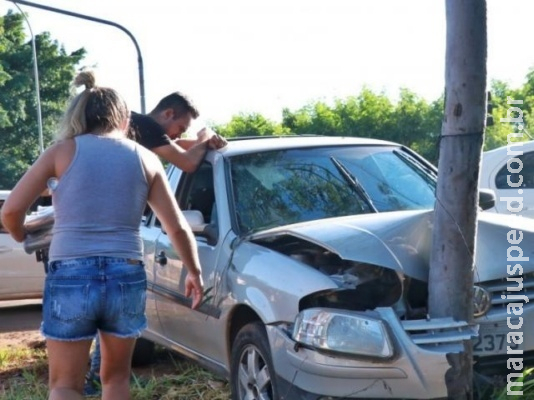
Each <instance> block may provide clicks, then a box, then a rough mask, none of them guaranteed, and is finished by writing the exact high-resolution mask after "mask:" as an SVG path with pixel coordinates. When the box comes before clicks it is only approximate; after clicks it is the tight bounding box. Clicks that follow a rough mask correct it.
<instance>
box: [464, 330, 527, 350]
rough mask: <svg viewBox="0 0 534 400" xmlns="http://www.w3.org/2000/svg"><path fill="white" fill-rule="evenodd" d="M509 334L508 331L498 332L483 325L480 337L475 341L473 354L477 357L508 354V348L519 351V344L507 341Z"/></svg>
mask: <svg viewBox="0 0 534 400" xmlns="http://www.w3.org/2000/svg"><path fill="white" fill-rule="evenodd" d="M507 334H508V331H505V330H502V328H501V329H497V330H496V329H495V327H493V326H487V327H486V326H484V325H481V326H480V329H479V334H478V337H476V338H475V339H473V352H474V353H475V354H476V355H489V354H506V351H507V347H508V346H510V348H511V349H513V350H517V349H519V348H520V345H519V344H515V343H508V342H507V341H506V335H507Z"/></svg>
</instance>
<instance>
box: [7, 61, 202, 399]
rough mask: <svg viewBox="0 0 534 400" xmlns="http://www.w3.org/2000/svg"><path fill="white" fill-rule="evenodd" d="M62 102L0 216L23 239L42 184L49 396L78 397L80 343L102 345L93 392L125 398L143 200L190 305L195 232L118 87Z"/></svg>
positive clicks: (139, 283)
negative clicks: (53, 138) (46, 219)
mask: <svg viewBox="0 0 534 400" xmlns="http://www.w3.org/2000/svg"><path fill="white" fill-rule="evenodd" d="M75 85H76V86H85V90H83V91H82V92H80V93H79V94H78V95H76V96H75V97H74V98H73V99H72V101H71V103H70V106H69V107H68V109H67V111H66V113H65V116H64V119H63V122H62V125H61V129H60V132H59V137H58V141H57V142H56V143H55V144H54V145H52V146H51V147H49V148H48V149H47V150H46V151H45V152H44V153H43V154H42V155H41V156H40V157H39V159H38V160H37V161H36V162H35V163H34V164H33V165H32V166H31V167H30V169H29V170H28V171H27V172H26V174H25V175H24V176H23V177H22V178H21V179H20V181H19V182H18V183H17V185H16V186H15V187H14V188H13V190H12V192H11V194H10V196H9V198H8V199H7V201H6V202H5V204H4V206H3V207H2V215H1V217H2V223H3V225H4V226H5V227H6V228H7V230H8V231H9V232H10V234H11V235H12V236H13V238H14V239H15V240H17V241H22V240H24V236H25V232H24V227H23V223H24V219H25V216H26V213H27V211H28V209H29V207H30V206H31V204H32V203H33V202H34V201H35V199H36V198H37V197H38V196H39V194H40V193H41V192H43V190H45V188H47V183H50V182H53V183H54V184H53V185H50V184H49V185H48V186H49V187H50V189H51V190H52V202H53V205H54V213H55V224H54V228H53V238H52V243H51V246H50V258H49V272H48V274H47V277H46V281H45V288H44V296H43V322H42V324H41V332H42V334H43V335H44V336H45V337H46V341H47V350H48V358H49V370H50V371H49V372H50V379H49V385H50V397H49V399H53V400H61V399H81V398H83V397H82V390H83V384H84V375H85V372H86V369H87V363H88V358H89V349H90V346H91V342H92V340H93V338H94V337H95V335H97V334H99V335H100V340H101V346H102V367H101V371H100V372H101V380H102V399H103V400H111V399H114V400H117V399H120V400H127V399H130V390H129V378H130V363H131V357H132V352H133V347H134V344H135V338H136V337H138V336H139V335H140V333H141V331H142V330H143V329H144V328H145V327H146V316H145V299H146V275H145V270H144V267H143V262H142V260H143V253H142V241H141V238H140V235H139V225H140V222H141V217H142V213H143V210H144V208H145V205H146V203H147V202H148V203H149V204H150V206H151V207H152V209H153V210H154V211H155V212H156V214H157V215H158V218H159V219H160V220H161V222H162V224H163V226H164V228H165V231H166V232H167V234H168V235H169V237H170V239H171V241H172V243H173V246H174V247H175V248H176V250H177V251H178V253H179V254H180V255H181V258H182V260H183V262H184V264H185V266H186V267H187V268H188V275H187V278H186V287H187V291H188V295H192V296H193V307H197V306H198V305H199V304H200V302H201V300H202V293H203V284H202V277H201V267H200V264H199V260H198V253H197V248H196V242H195V240H194V236H193V234H192V232H191V230H190V228H189V226H188V225H187V222H186V221H185V218H184V216H183V214H182V213H181V211H180V209H179V208H178V206H177V204H176V201H175V200H174V196H173V195H172V193H171V191H170V189H169V186H168V184H167V180H166V177H165V172H164V170H163V166H162V164H161V162H160V161H159V159H158V158H157V156H156V155H154V154H153V153H152V152H150V151H149V150H147V149H145V148H144V147H142V146H141V145H138V144H137V143H136V142H134V141H133V140H130V139H129V138H127V137H126V136H127V132H128V120H129V116H130V113H129V110H128V107H127V106H126V104H125V102H124V100H123V99H122V98H121V97H120V96H119V94H118V93H117V92H116V91H115V90H113V89H110V88H104V87H98V86H95V78H94V75H93V73H92V72H90V71H86V72H82V73H80V74H79V75H78V76H77V78H76V80H75Z"/></svg>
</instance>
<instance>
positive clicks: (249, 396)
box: [238, 345, 273, 400]
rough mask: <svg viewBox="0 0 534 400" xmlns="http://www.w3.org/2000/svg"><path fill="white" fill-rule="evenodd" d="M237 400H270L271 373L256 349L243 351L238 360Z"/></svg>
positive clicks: (249, 347)
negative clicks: (238, 399)
mask: <svg viewBox="0 0 534 400" xmlns="http://www.w3.org/2000/svg"><path fill="white" fill-rule="evenodd" d="M238 384H239V398H240V399H241V400H272V398H273V397H272V394H273V390H272V385H271V373H270V371H269V366H268V365H267V363H266V361H265V359H264V358H263V356H262V354H261V352H260V351H259V350H258V348H257V347H255V346H252V345H249V346H247V347H245V348H244V349H243V352H242V353H241V357H240V359H239V372H238Z"/></svg>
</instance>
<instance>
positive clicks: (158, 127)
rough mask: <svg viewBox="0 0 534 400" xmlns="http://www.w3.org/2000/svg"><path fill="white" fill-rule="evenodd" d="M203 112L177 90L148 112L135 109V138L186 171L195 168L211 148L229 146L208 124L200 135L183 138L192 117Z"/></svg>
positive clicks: (132, 121) (133, 125) (131, 121)
mask: <svg viewBox="0 0 534 400" xmlns="http://www.w3.org/2000/svg"><path fill="white" fill-rule="evenodd" d="M198 116H199V112H198V110H197V109H196V107H195V106H194V105H193V103H192V102H191V101H190V100H189V99H188V98H187V97H186V96H184V95H183V94H181V93H179V92H174V93H171V94H169V95H168V96H166V97H164V98H163V99H161V100H160V102H159V103H158V104H157V105H156V107H155V108H154V109H153V110H152V111H151V112H150V113H149V114H147V115H142V114H138V113H134V112H132V113H131V118H130V129H131V131H132V134H133V136H134V139H135V140H136V141H137V142H139V143H140V144H141V145H143V146H144V147H146V148H148V149H150V150H152V151H153V152H154V153H156V154H157V155H158V156H160V157H161V158H163V159H164V160H166V161H168V162H170V163H171V164H174V165H176V166H177V167H178V168H180V169H181V170H183V171H186V172H192V171H194V170H195V169H196V168H197V167H198V165H199V164H200V163H201V162H202V160H203V158H204V156H205V154H206V151H207V150H208V148H211V149H219V148H221V147H224V146H226V144H227V142H226V140H225V139H224V138H223V137H221V136H219V135H216V134H214V133H213V132H210V131H208V130H207V129H206V128H204V129H202V130H201V131H200V132H199V133H197V139H182V138H181V136H182V134H183V133H184V132H185V131H187V129H189V126H190V125H191V121H192V120H194V119H196V118H197V117H198Z"/></svg>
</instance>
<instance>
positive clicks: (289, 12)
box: [0, 0, 534, 124]
mask: <svg viewBox="0 0 534 400" xmlns="http://www.w3.org/2000/svg"><path fill="white" fill-rule="evenodd" d="M28 1H29V0H28ZM32 3H36V4H44V5H47V6H49V7H54V8H58V9H62V10H67V11H71V12H75V13H78V14H84V15H88V16H91V17H95V18H99V19H103V20H107V21H111V22H113V23H116V24H119V25H121V26H123V27H124V28H125V29H127V30H128V31H129V32H130V33H131V34H132V35H133V37H134V38H135V40H136V41H137V43H138V46H139V49H140V53H141V57H142V60H143V68H142V70H143V78H144V89H145V104H146V111H147V112H148V111H150V110H151V109H152V108H153V107H154V106H155V105H156V104H157V102H158V101H159V100H160V99H161V98H162V97H164V96H165V95H167V94H169V93H171V92H173V91H176V90H178V91H181V92H183V93H186V94H187V95H188V96H189V97H191V98H192V99H193V101H194V103H195V104H196V105H197V107H198V108H199V110H200V114H201V118H200V119H199V121H198V123H199V124H205V123H207V124H214V123H215V124H224V123H227V122H228V121H230V119H231V117H232V116H234V115H238V114H240V113H245V114H248V113H259V114H262V115H263V116H265V117H267V118H269V119H271V120H273V121H280V120H281V118H282V109H284V108H288V109H290V110H292V111H296V110H298V109H300V108H302V107H303V106H305V105H306V104H309V103H312V102H315V101H325V102H332V101H333V100H334V99H345V98H347V97H348V96H357V95H358V94H359V92H360V91H361V89H362V88H363V87H368V88H370V89H371V90H373V91H375V92H383V93H385V94H386V95H388V96H389V97H390V98H391V99H392V100H395V99H396V97H397V96H398V94H399V90H400V88H407V89H410V90H412V91H413V92H415V93H416V94H418V95H419V96H421V97H423V98H425V99H427V100H428V101H432V100H435V99H437V98H438V97H439V96H440V95H441V93H442V92H443V90H444V86H445V45H446V38H445V33H446V20H445V0H402V1H401V0H372V1H363V0H328V1H325V0H225V1H222V0H194V1H179V0H151V1H149V2H143V1H138V2H126V1H118V0H115V1H113V0H74V1H73V0H47V1H42V0H33V1H32ZM487 5H488V61H487V62H488V64H487V67H488V80H491V79H499V80H502V81H505V82H507V83H508V84H510V85H511V86H512V87H519V86H521V85H522V84H523V83H524V79H525V76H526V74H527V72H528V71H529V69H530V68H531V67H534V50H531V49H530V47H531V46H530V45H529V44H530V43H534V29H532V28H531V26H532V16H533V15H534V1H533V0H487ZM19 7H20V8H21V9H22V10H23V11H24V12H26V13H27V16H28V21H29V23H30V26H31V31H32V32H33V33H34V34H38V33H41V32H43V31H47V32H49V33H50V35H51V37H52V38H53V39H54V40H57V42H58V43H59V44H60V45H62V46H63V47H64V48H65V50H66V51H67V52H71V51H74V50H77V49H79V48H81V47H84V48H85V49H86V50H87V57H86V59H85V61H84V62H83V65H84V66H89V67H93V68H94V69H95V71H96V73H97V81H98V83H99V84H100V85H102V86H111V87H114V88H115V89H117V90H118V91H119V92H120V93H122V95H123V96H124V97H125V98H126V100H127V102H128V103H129V105H130V107H131V108H132V110H134V111H141V95H140V85H139V77H140V66H139V62H138V53H137V51H136V47H135V45H134V42H133V40H132V39H131V38H130V37H129V36H128V35H127V34H126V33H125V32H123V31H122V30H120V29H117V28H116V27H114V26H109V25H106V24H101V23H96V22H93V21H88V20H85V19H80V18H75V17H71V16H67V15H64V14H60V13H55V12H51V11H45V10H41V9H38V8H34V7H30V6H27V5H19ZM8 9H12V10H14V11H17V8H16V6H15V5H14V3H12V2H10V1H7V0H0V13H2V15H5V14H6V13H7V11H8ZM27 32H28V37H30V31H29V30H28V29H27Z"/></svg>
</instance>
